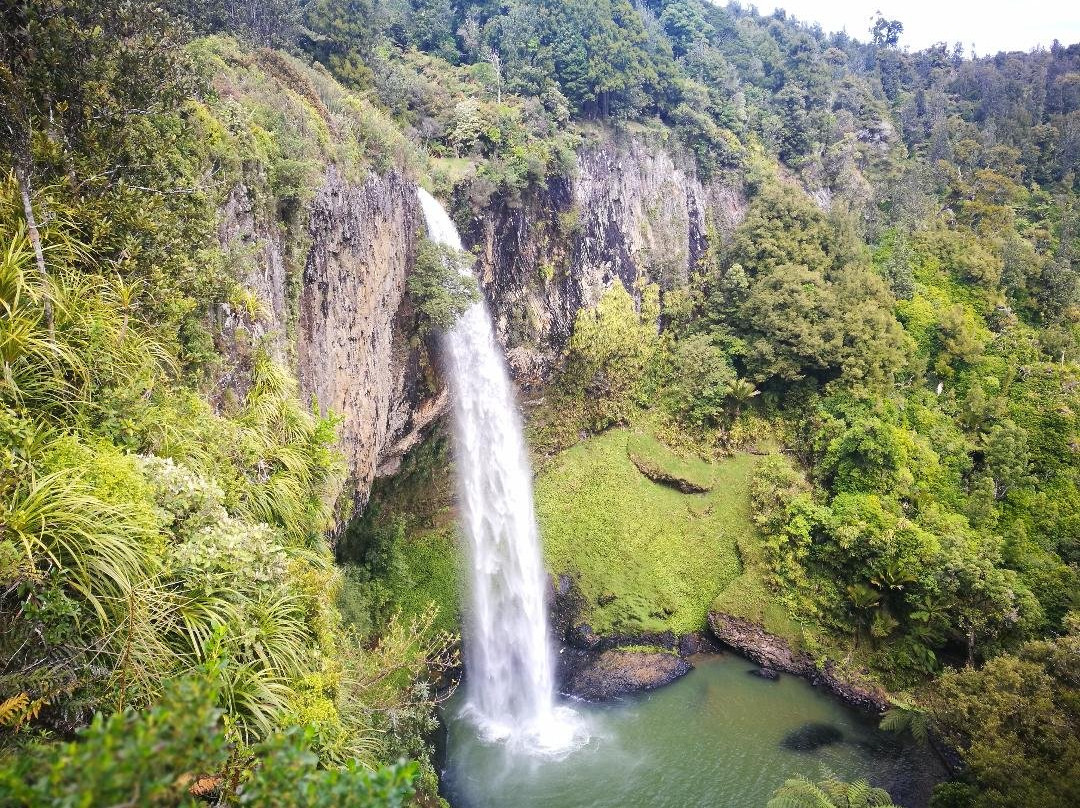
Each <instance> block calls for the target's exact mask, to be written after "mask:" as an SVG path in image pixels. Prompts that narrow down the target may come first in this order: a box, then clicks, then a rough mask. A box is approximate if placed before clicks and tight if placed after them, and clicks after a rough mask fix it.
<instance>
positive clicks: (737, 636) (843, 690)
mask: <svg viewBox="0 0 1080 808" xmlns="http://www.w3.org/2000/svg"><path fill="white" fill-rule="evenodd" d="M709 628H710V630H711V631H712V633H713V634H714V635H715V636H716V638H717V639H718V640H719V641H720V642H721V643H723V644H724V645H726V646H728V647H730V648H733V649H734V650H735V651H738V652H739V653H740V654H742V655H743V656H745V657H747V658H749V659H752V660H753V661H754V662H756V663H758V664H759V665H761V666H762V667H763V668H768V669H770V670H773V671H783V672H785V673H791V674H794V675H796V676H802V677H804V678H805V679H807V680H808V681H810V682H811V684H814V685H818V686H821V687H824V688H826V689H827V690H829V691H830V692H832V693H833V694H834V695H836V696H837V697H839V698H840V699H842V700H844V701H845V702H847V703H848V704H851V705H854V706H856V707H860V708H862V709H865V710H870V711H872V712H877V713H882V712H884V711H885V710H886V709H888V706H889V699H888V695H887V694H886V693H885V691H884V690H882V689H881V688H880V687H878V686H877V685H875V684H873V683H872V682H869V681H866V680H865V679H863V678H862V677H860V676H858V675H857V674H854V673H851V672H849V671H845V670H842V669H840V668H839V667H838V666H837V665H836V664H835V663H833V662H826V663H825V664H824V665H823V666H821V667H818V665H817V663H816V661H815V660H814V658H813V657H811V656H810V655H809V654H807V653H805V652H796V651H793V650H792V648H791V646H790V645H788V643H787V642H786V641H785V640H783V639H781V638H780V637H777V636H775V635H773V634H769V633H768V632H767V631H765V629H763V628H762V627H761V626H759V625H757V624H756V623H752V622H750V621H749V620H744V619H742V618H740V617H734V616H732V615H730V614H724V613H722V612H710V613H709Z"/></svg>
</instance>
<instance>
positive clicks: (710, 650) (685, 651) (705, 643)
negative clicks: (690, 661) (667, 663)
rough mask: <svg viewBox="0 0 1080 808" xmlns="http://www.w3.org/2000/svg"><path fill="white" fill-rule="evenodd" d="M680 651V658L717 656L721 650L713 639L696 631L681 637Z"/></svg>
mask: <svg viewBox="0 0 1080 808" xmlns="http://www.w3.org/2000/svg"><path fill="white" fill-rule="evenodd" d="M678 650H679V655H680V656H693V655H694V654H716V653H719V652H720V649H719V648H718V647H717V646H716V643H714V642H713V641H712V638H710V637H709V635H707V634H705V633H704V632H701V631H694V632H692V633H690V634H683V635H682V636H681V637H679V643H678Z"/></svg>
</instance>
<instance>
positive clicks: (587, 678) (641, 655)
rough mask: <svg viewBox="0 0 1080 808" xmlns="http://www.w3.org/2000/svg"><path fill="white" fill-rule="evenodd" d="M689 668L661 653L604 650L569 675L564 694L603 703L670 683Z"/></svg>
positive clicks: (685, 664) (672, 655)
mask: <svg viewBox="0 0 1080 808" xmlns="http://www.w3.org/2000/svg"><path fill="white" fill-rule="evenodd" d="M692 669H693V666H692V665H691V664H690V663H689V662H687V661H686V660H685V659H683V658H682V657H680V656H677V655H675V654H669V653H665V652H662V651H657V652H638V651H620V650H610V651H604V652H603V653H601V654H599V655H598V656H596V657H594V658H592V659H590V660H589V661H588V662H586V663H585V664H583V665H581V666H580V667H579V668H577V669H576V670H574V671H573V672H572V673H571V675H570V676H569V680H568V681H567V683H566V687H565V691H566V694H567V695H570V696H574V697H576V698H579V699H584V700H585V701H607V700H609V699H614V698H618V697H619V696H625V695H629V694H630V693H637V692H640V691H644V690H653V689H655V688H658V687H662V686H664V685H666V684H670V683H671V682H674V681H675V680H676V679H678V678H679V677H680V676H684V675H685V674H687V673H689V672H690V671H691V670H692Z"/></svg>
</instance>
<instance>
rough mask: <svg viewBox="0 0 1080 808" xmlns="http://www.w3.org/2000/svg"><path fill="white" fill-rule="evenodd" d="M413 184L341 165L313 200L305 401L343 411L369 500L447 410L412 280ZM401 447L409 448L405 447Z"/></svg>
mask: <svg viewBox="0 0 1080 808" xmlns="http://www.w3.org/2000/svg"><path fill="white" fill-rule="evenodd" d="M418 217H419V214H418V210H417V203H416V192H415V186H414V185H413V184H412V183H411V182H409V181H407V180H405V179H404V178H403V177H400V176H398V175H396V174H389V175H387V176H385V177H380V176H379V175H377V174H371V175H369V176H368V178H367V179H366V180H365V181H364V183H363V184H362V185H359V186H357V185H353V184H351V183H348V182H346V181H345V180H344V179H343V178H342V177H341V175H340V174H339V173H338V172H337V170H336V169H334V168H333V167H331V168H330V169H329V170H328V171H327V175H326V181H325V183H324V185H323V187H322V188H321V189H320V190H319V192H318V193H317V194H316V196H315V200H314V202H313V203H312V205H311V212H310V216H309V220H308V231H309V234H310V237H311V249H310V251H309V252H308V255H307V263H306V265H305V267H304V276H303V285H302V287H301V291H300V306H299V309H300V311H299V327H298V338H297V366H298V376H299V379H300V388H301V392H302V393H303V395H304V397H305V398H307V397H313V398H314V399H315V400H317V401H318V403H319V408H320V409H321V410H323V411H324V412H326V411H333V412H336V413H342V414H344V416H345V417H344V421H343V422H342V427H341V448H342V451H343V452H344V454H345V458H346V462H347V463H348V465H349V469H350V471H351V475H352V479H353V481H354V484H355V486H356V489H357V491H358V493H359V494H360V495H361V497H362V496H363V494H364V493H366V492H367V490H368V488H369V487H370V485H371V481H372V480H373V479H374V477H375V474H376V472H377V471H378V470H379V469H380V466H387V467H388V468H390V469H392V468H393V467H394V466H393V458H398V459H400V456H401V455H402V454H403V453H404V450H405V449H407V448H408V445H411V444H410V440H409V435H410V433H414V432H415V431H416V430H417V429H418V428H422V427H423V426H424V425H426V424H427V423H430V421H431V420H432V419H433V418H434V417H436V416H437V415H438V414H439V411H440V406H441V405H440V403H439V402H440V401H442V404H443V405H444V404H445V399H434V400H431V399H429V398H427V397H426V396H425V391H424V390H423V388H422V385H421V372H420V366H419V352H418V351H417V350H416V349H415V348H412V347H410V339H411V337H412V334H411V333H410V329H411V326H412V322H413V313H412V310H411V308H410V307H409V306H408V302H407V299H406V295H405V282H406V278H407V276H408V273H409V269H410V268H411V266H412V264H413V261H414V258H415V254H416V240H417V234H418V232H419V229H420V226H421V223H420V220H419V218H418ZM398 444H403V445H398Z"/></svg>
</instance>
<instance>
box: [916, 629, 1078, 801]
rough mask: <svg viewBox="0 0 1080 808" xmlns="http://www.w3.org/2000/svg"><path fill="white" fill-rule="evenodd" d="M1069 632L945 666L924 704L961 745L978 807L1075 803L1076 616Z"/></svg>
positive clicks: (957, 745)
mask: <svg viewBox="0 0 1080 808" xmlns="http://www.w3.org/2000/svg"><path fill="white" fill-rule="evenodd" d="M1066 628H1067V633H1066V634H1065V635H1064V636H1062V637H1059V638H1057V639H1054V640H1048V641H1036V642H1029V643H1026V644H1025V645H1023V646H1022V647H1021V648H1020V650H1019V652H1018V653H1017V654H1002V655H1001V656H997V657H994V658H993V659H990V660H988V661H987V662H986V664H985V665H983V667H982V668H979V669H976V668H973V667H967V668H964V669H963V670H948V671H946V672H945V673H943V674H942V675H941V677H940V678H939V679H938V680H937V681H935V682H934V683H933V685H932V686H931V688H930V691H929V693H928V696H927V709H928V711H929V713H930V715H931V717H932V718H933V721H934V725H935V726H936V727H937V729H938V730H939V731H941V732H942V733H943V734H944V736H945V739H946V741H948V742H949V743H950V744H951V745H953V746H954V747H955V748H957V749H959V750H960V752H961V754H962V755H963V758H964V761H965V763H967V765H968V766H969V769H970V773H971V776H972V778H973V780H974V783H975V785H976V786H977V788H978V793H977V795H976V796H975V798H974V802H973V803H969V804H972V805H973V806H975V808H998V806H1002V807H1003V806H1013V805H1038V806H1041V807H1042V808H1066V806H1072V805H1076V804H1077V803H1078V802H1080V708H1078V705H1080V698H1078V696H1080V689H1078V687H1077V684H1078V683H1077V679H1076V671H1077V670H1080V619H1078V617H1077V615H1076V614H1075V613H1074V614H1073V615H1071V616H1070V617H1069V618H1068V619H1067V621H1066Z"/></svg>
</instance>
